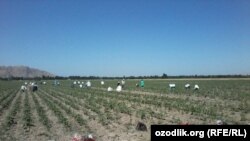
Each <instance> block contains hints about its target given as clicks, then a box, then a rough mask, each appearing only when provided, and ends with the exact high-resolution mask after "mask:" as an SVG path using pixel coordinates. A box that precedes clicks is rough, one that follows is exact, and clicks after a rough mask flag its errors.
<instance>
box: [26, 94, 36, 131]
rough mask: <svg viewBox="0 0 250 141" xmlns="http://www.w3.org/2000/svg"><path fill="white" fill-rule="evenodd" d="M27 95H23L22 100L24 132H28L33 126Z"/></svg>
mask: <svg viewBox="0 0 250 141" xmlns="http://www.w3.org/2000/svg"><path fill="white" fill-rule="evenodd" d="M29 94H30V93H25V98H24V110H23V127H24V129H25V130H26V131H29V130H30V127H31V126H33V122H34V121H33V117H32V113H31V107H30V103H29Z"/></svg>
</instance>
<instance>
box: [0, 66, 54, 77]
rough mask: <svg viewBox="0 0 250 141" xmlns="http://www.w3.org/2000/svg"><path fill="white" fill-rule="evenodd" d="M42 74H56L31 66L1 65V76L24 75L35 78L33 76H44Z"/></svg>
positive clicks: (51, 75)
mask: <svg viewBox="0 0 250 141" xmlns="http://www.w3.org/2000/svg"><path fill="white" fill-rule="evenodd" d="M42 76H50V77H53V76H55V75H54V74H51V73H49V72H46V71H43V70H39V69H35V68H30V67H27V66H0V77H1V78H7V77H24V78H33V77H42Z"/></svg>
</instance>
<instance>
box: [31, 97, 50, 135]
mask: <svg viewBox="0 0 250 141" xmlns="http://www.w3.org/2000/svg"><path fill="white" fill-rule="evenodd" d="M32 98H33V101H34V103H35V108H36V111H37V113H38V116H39V121H40V122H41V123H42V124H43V125H44V126H45V127H46V128H47V129H48V130H50V128H51V127H52V125H51V121H50V120H49V118H48V116H47V115H46V111H45V110H44V108H43V107H42V106H41V105H40V103H39V102H38V100H37V98H36V96H35V95H34V94H32Z"/></svg>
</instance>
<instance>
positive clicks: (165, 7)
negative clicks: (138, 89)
mask: <svg viewBox="0 0 250 141" xmlns="http://www.w3.org/2000/svg"><path fill="white" fill-rule="evenodd" d="M0 65H27V66H30V67H34V68H39V69H43V70H46V71H49V72H51V73H54V74H57V75H63V76H68V75H87V76H88V75H99V76H123V75H125V76H128V75H162V74H163V73H166V74H168V75H194V74H204V75H207V74H250V1H249V0H67V1H66V0H24V1H21V0H0Z"/></svg>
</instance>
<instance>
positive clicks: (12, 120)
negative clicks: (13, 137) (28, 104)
mask: <svg viewBox="0 0 250 141" xmlns="http://www.w3.org/2000/svg"><path fill="white" fill-rule="evenodd" d="M20 105H21V95H19V96H18V97H17V99H16V101H15V103H14V105H13V107H12V108H11V109H10V112H9V114H8V115H7V117H6V119H5V125H6V129H7V130H8V129H10V127H11V126H12V125H13V124H16V121H15V118H16V114H17V113H18V111H19V110H20Z"/></svg>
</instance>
